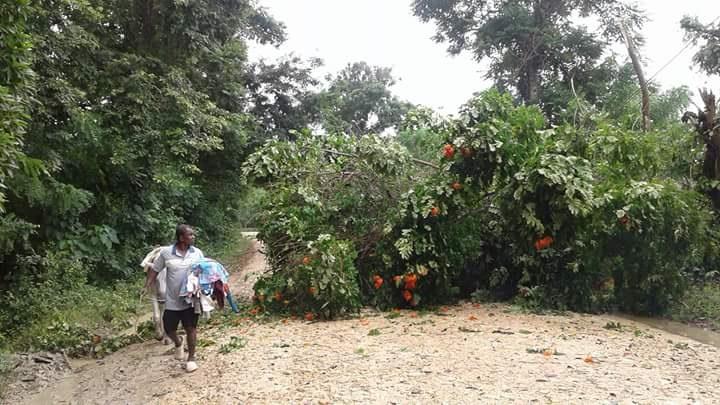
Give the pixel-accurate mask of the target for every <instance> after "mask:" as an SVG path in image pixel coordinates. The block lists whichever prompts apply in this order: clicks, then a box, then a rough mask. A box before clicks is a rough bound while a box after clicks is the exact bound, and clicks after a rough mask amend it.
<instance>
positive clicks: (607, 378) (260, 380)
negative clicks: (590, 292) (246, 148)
mask: <svg viewBox="0 0 720 405" xmlns="http://www.w3.org/2000/svg"><path fill="white" fill-rule="evenodd" d="M257 248H258V244H257V243H256V244H255V245H254V249H253V251H257ZM245 263H246V264H245V266H244V268H243V269H242V270H241V271H239V272H236V273H234V276H233V282H232V283H233V290H234V291H235V292H236V294H237V295H242V296H244V298H245V299H247V298H248V297H249V296H250V294H252V288H251V287H252V283H253V282H254V280H255V279H256V277H257V275H258V274H259V273H260V272H262V271H263V270H264V269H265V268H266V264H265V261H264V257H263V256H262V255H261V254H260V253H259V252H256V253H254V255H252V257H251V258H250V259H249V260H248V261H247V262H245ZM200 342H201V347H200V349H199V357H200V367H201V368H200V370H198V371H197V372H196V373H194V374H186V373H184V372H183V370H182V362H179V361H176V360H173V358H172V356H171V355H167V354H166V352H167V351H168V347H167V346H163V345H162V344H160V343H157V342H155V341H151V342H145V343H142V344H137V345H133V346H130V347H127V348H125V349H122V350H120V351H119V352H118V353H115V354H113V355H111V356H109V357H107V358H105V359H103V360H99V361H92V362H87V363H85V364H84V365H80V366H76V367H75V368H74V371H73V372H72V373H70V374H68V376H67V377H66V378H64V379H62V380H60V381H58V382H57V383H55V384H54V385H52V386H49V387H46V388H45V389H44V390H43V391H42V392H38V393H33V394H32V395H31V396H29V395H28V394H27V393H22V392H12V389H11V392H10V396H9V397H8V398H7V399H8V400H10V403H23V402H24V403H30V404H45V403H188V404H190V403H199V402H200V401H210V403H238V402H252V403H263V402H266V403H278V402H293V403H297V402H305V401H308V402H310V403H323V402H341V403H343V402H362V403H368V402H377V403H408V402H413V403H416V402H421V403H430V402H432V403H437V402H449V403H477V402H479V401H502V402H511V401H519V402H527V401H528V400H540V401H549V402H558V403H564V402H568V401H572V402H579V401H593V402H597V401H604V402H607V403H615V402H619V403H626V402H632V401H636V402H642V403H648V402H667V401H672V402H680V403H687V402H694V401H700V402H705V403H713V402H718V401H720V390H718V388H717V387H718V386H719V384H720V356H718V351H719V349H718V348H716V347H713V346H710V345H705V344H702V343H699V342H696V341H693V340H689V339H687V338H684V337H680V336H677V335H672V334H669V333H666V332H663V331H660V330H658V329H653V328H650V327H647V326H643V325H642V324H639V323H635V322H632V321H629V320H625V319H619V318H614V317H611V316H589V315H579V314H568V315H562V316H560V315H553V316H540V315H532V314H524V313H519V312H517V311H515V310H514V309H513V308H512V307H509V306H507V305H496V304H489V305H474V304H462V305H458V306H453V307H443V308H440V309H438V310H437V311H436V312H416V311H396V312H390V313H377V312H374V311H364V312H363V313H362V314H361V315H360V316H358V317H356V318H352V319H346V320H340V321H334V322H308V321H305V320H299V319H278V318H265V317H263V316H262V315H260V316H257V317H249V316H241V317H234V316H230V315H226V316H217V317H215V318H214V319H213V320H212V321H211V322H209V323H207V324H205V325H204V326H203V327H202V328H201V332H200ZM20 398H22V400H20Z"/></svg>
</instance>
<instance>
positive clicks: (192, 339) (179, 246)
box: [145, 227, 197, 361]
mask: <svg viewBox="0 0 720 405" xmlns="http://www.w3.org/2000/svg"><path fill="white" fill-rule="evenodd" d="M194 244H195V232H194V231H193V229H192V228H190V227H187V228H186V229H185V231H184V232H182V233H181V234H180V235H179V237H178V238H177V242H176V243H175V249H176V252H177V253H178V254H179V255H180V256H185V254H186V253H187V251H188V249H190V247H191V246H192V245H194ZM157 275H158V273H157V272H155V271H148V272H147V278H146V279H145V290H146V291H150V288H151V287H153V285H154V284H155V281H156V280H157ZM184 329H185V335H186V336H187V348H188V359H187V361H195V346H196V344H197V328H196V327H193V326H187V327H184ZM165 333H166V334H167V336H168V337H169V338H170V339H171V340H172V341H173V342H174V343H175V347H180V345H182V341H181V340H180V338H179V337H178V335H177V331H176V330H173V331H169V330H166V331H165Z"/></svg>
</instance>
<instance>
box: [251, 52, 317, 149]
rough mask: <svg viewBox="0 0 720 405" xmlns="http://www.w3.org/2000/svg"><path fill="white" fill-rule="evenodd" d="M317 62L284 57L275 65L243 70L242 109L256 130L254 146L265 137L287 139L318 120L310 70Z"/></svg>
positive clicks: (261, 64) (263, 63)
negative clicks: (246, 109) (243, 93)
mask: <svg viewBox="0 0 720 405" xmlns="http://www.w3.org/2000/svg"><path fill="white" fill-rule="evenodd" d="M321 65H322V61H321V60H320V59H311V60H309V61H303V60H301V59H300V58H298V57H292V56H291V57H287V58H284V59H281V60H279V61H277V62H276V63H267V62H265V61H260V62H257V63H254V64H252V65H250V66H249V68H248V69H246V76H245V87H246V89H247V94H246V101H247V102H246V106H247V108H248V111H249V112H250V113H251V114H252V115H253V116H254V117H255V118H256V120H257V122H258V125H259V128H258V131H257V135H258V136H257V138H256V139H254V141H256V142H263V141H265V140H267V139H268V138H269V137H272V136H277V137H280V138H290V137H291V135H290V130H292V129H302V128H306V127H308V126H309V125H311V124H312V123H313V122H315V121H316V120H317V119H318V111H317V106H316V105H315V98H316V97H315V96H316V93H315V91H316V89H315V87H316V86H318V85H319V81H318V80H317V79H315V77H314V76H313V70H314V69H316V68H317V67H319V66H321Z"/></svg>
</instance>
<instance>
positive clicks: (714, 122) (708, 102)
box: [697, 90, 720, 210]
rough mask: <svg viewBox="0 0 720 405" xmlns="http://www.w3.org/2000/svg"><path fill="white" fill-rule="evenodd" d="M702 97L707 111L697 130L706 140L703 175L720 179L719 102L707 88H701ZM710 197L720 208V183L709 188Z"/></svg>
mask: <svg viewBox="0 0 720 405" xmlns="http://www.w3.org/2000/svg"><path fill="white" fill-rule="evenodd" d="M700 97H701V98H702V100H703V103H704V104H705V111H701V112H700V114H699V116H698V122H697V131H698V134H699V135H700V137H701V138H702V139H703V141H704V142H705V160H704V162H703V175H704V176H705V177H706V178H707V179H708V180H720V121H719V120H718V119H717V103H716V100H715V95H714V94H713V93H712V92H710V91H707V90H700ZM708 194H709V196H710V199H711V200H712V202H713V206H714V207H715V209H716V210H720V185H714V184H713V185H712V186H711V187H710V189H709V190H708Z"/></svg>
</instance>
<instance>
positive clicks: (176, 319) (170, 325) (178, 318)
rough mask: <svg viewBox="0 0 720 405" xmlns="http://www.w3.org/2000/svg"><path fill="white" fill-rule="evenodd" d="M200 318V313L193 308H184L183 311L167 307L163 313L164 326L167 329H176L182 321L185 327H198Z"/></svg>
mask: <svg viewBox="0 0 720 405" xmlns="http://www.w3.org/2000/svg"><path fill="white" fill-rule="evenodd" d="M198 319H200V314H196V313H195V310H194V309H193V308H188V309H183V310H182V311H172V310H169V309H166V310H165V312H164V313H163V328H165V330H166V331H175V330H177V327H178V323H180V322H182V326H183V328H185V329H187V328H197V325H198Z"/></svg>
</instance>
